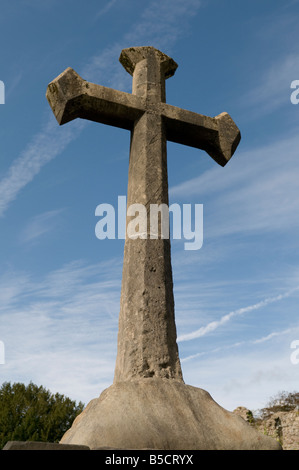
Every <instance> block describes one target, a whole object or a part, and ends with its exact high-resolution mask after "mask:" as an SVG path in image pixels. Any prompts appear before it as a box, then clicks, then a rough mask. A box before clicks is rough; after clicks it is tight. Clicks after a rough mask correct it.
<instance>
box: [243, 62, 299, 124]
mask: <svg viewBox="0 0 299 470" xmlns="http://www.w3.org/2000/svg"><path fill="white" fill-rule="evenodd" d="M298 61H299V56H298V54H295V53H291V54H288V55H286V56H284V57H280V58H279V59H278V60H277V61H276V62H275V63H273V64H271V65H269V67H268V68H267V70H266V71H264V72H263V73H262V75H261V76H260V79H259V84H258V85H256V86H254V87H253V88H252V89H251V90H248V91H247V92H246V93H244V94H243V96H242V99H241V101H242V103H243V104H244V106H246V108H248V109H249V110H250V112H251V113H253V116H254V117H260V116H263V115H265V114H267V113H270V112H273V111H275V110H277V109H278V108H280V107H281V106H284V105H287V106H289V104H290V95H291V91H290V85H291V82H292V81H293V80H295V79H297V78H298V71H299V70H298Z"/></svg>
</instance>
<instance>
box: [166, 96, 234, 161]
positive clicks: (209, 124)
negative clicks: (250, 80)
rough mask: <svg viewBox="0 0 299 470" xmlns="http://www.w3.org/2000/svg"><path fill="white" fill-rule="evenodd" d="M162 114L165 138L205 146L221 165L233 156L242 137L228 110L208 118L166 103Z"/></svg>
mask: <svg viewBox="0 0 299 470" xmlns="http://www.w3.org/2000/svg"><path fill="white" fill-rule="evenodd" d="M162 116H163V119H164V122H165V125H166V137H167V140H170V141H171V142H176V143H178V144H184V145H188V146H190V147H195V148H198V149H201V150H205V151H206V152H207V153H208V154H209V155H210V156H211V157H212V158H213V159H214V160H215V161H216V162H217V163H219V165H221V166H224V165H226V163H227V162H228V161H229V159H230V158H231V157H232V156H233V154H234V152H235V150H236V148H237V146H238V144H239V142H240V139H241V134H240V131H239V129H238V127H237V126H236V124H235V123H234V121H233V120H232V118H231V117H230V116H229V114H227V113H221V114H219V115H218V116H216V117H214V118H211V117H208V116H203V115H202V114H197V113H193V112H192V111H187V110H185V109H181V108H177V107H175V106H171V105H169V104H166V103H165V104H163V105H162Z"/></svg>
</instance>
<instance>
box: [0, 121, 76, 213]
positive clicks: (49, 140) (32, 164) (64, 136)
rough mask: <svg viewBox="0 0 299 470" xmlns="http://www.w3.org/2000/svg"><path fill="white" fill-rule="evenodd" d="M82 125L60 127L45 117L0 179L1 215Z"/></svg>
mask: <svg viewBox="0 0 299 470" xmlns="http://www.w3.org/2000/svg"><path fill="white" fill-rule="evenodd" d="M82 128H83V124H82V123H81V122H80V121H78V122H76V123H74V124H73V125H72V126H66V127H63V128H60V127H59V126H58V125H57V123H56V121H55V119H54V117H53V118H52V117H51V118H50V119H49V121H48V123H47V124H46V125H45V127H44V128H43V129H42V130H41V131H40V132H39V133H38V134H36V135H35V136H34V137H33V139H32V140H31V142H30V143H29V144H28V146H27V148H26V149H25V150H24V151H23V152H22V154H21V155H20V156H19V157H18V158H17V159H16V160H15V161H14V162H13V164H12V165H11V167H10V168H9V170H8V171H7V174H6V176H4V177H3V178H2V180H1V181H0V216H3V215H4V213H5V212H6V210H7V209H8V207H9V206H10V204H11V203H12V202H13V201H14V200H15V199H16V198H17V197H18V195H19V193H20V191H21V190H22V189H23V188H24V187H25V186H26V185H27V184H28V183H30V182H31V181H32V180H33V178H34V177H35V176H36V175H37V174H38V173H39V172H40V170H41V168H42V167H43V166H44V165H45V164H46V163H48V162H49V161H51V160H52V159H53V158H55V157H56V156H57V155H59V153H61V152H62V151H63V149H64V148H65V147H66V146H67V145H68V144H69V142H71V141H72V140H74V139H75V138H76V137H77V136H78V134H79V132H80V130H81V129H82Z"/></svg>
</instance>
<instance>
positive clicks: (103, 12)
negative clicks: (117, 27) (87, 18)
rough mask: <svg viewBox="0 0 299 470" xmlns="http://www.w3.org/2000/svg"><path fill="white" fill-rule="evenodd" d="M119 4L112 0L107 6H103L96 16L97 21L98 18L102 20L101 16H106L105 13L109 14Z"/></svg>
mask: <svg viewBox="0 0 299 470" xmlns="http://www.w3.org/2000/svg"><path fill="white" fill-rule="evenodd" d="M116 2H117V0H110V1H108V2H107V3H106V5H105V6H103V7H102V8H101V9H100V10H99V11H98V12H97V14H96V15H95V20H97V19H98V18H100V17H101V16H103V15H105V13H108V11H109V10H111V8H112V7H113V6H114V5H115V3H116Z"/></svg>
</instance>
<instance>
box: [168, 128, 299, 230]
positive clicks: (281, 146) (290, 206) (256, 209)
mask: <svg viewBox="0 0 299 470" xmlns="http://www.w3.org/2000/svg"><path fill="white" fill-rule="evenodd" d="M297 134H298V133H297V130H296V133H295V134H293V135H290V136H288V137H287V138H284V139H283V140H279V141H276V142H273V143H271V144H268V145H265V146H263V147H260V148H253V149H252V150H247V151H245V152H242V151H240V152H239V151H238V150H237V152H236V155H235V156H234V157H233V161H231V162H229V163H228V165H227V166H226V167H225V168H220V167H213V168H212V169H210V170H208V171H206V172H205V173H203V174H202V175H200V176H198V177H195V178H193V179H191V180H187V181H184V182H183V183H181V184H179V185H177V186H175V187H172V188H171V189H170V195H171V199H172V200H175V198H184V199H186V196H188V198H189V201H188V202H190V199H191V198H195V197H196V198H197V201H200V202H201V203H204V230H205V233H204V237H205V235H206V234H207V233H208V235H209V237H212V236H218V237H220V236H221V235H227V234H232V233H241V232H242V233H244V234H246V233H247V234H250V233H251V232H252V231H259V232H261V231H268V232H269V231H273V230H278V231H281V230H282V231H283V230H285V229H286V228H287V230H288V231H289V230H290V229H291V228H294V227H298V224H299V219H298V217H296V216H295V214H297V213H298V212H299V190H298V179H299V161H298V158H297V151H296V149H297V148H298V146H299V137H298V135H297ZM205 201H206V203H205Z"/></svg>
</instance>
